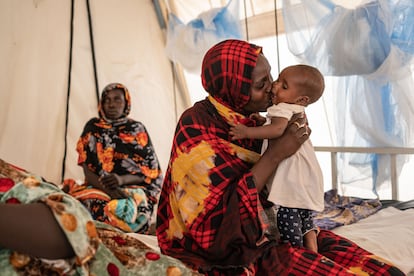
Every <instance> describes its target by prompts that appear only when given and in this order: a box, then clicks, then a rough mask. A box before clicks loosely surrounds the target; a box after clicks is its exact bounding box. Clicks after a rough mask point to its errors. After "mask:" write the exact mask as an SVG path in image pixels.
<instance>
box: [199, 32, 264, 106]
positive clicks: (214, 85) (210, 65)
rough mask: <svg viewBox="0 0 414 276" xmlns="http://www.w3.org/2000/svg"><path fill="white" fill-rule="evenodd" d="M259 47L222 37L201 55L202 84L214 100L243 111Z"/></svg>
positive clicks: (248, 96)
mask: <svg viewBox="0 0 414 276" xmlns="http://www.w3.org/2000/svg"><path fill="white" fill-rule="evenodd" d="M261 53H262V47H260V46H257V45H254V44H251V43H248V42H246V41H241V40H235V39H230V40H225V41H222V42H220V43H218V44H216V45H215V46H213V47H212V48H211V49H210V50H209V51H207V53H206V54H205V56H204V59H203V64H202V72H201V78H202V84H203V87H204V89H205V90H206V91H207V92H208V93H209V94H210V95H211V96H212V97H213V98H215V99H216V100H217V101H219V102H220V103H222V104H224V105H226V106H228V107H230V108H232V109H233V110H234V111H237V112H240V113H243V107H244V106H245V105H246V104H247V103H248V102H249V100H250V86H251V83H252V78H251V76H252V72H253V69H254V68H255V67H256V62H257V58H258V56H259V55H260V54H261Z"/></svg>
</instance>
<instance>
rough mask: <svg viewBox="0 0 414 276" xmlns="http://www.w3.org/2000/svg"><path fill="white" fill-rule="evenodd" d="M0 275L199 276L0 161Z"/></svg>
mask: <svg viewBox="0 0 414 276" xmlns="http://www.w3.org/2000/svg"><path fill="white" fill-rule="evenodd" d="M0 274H1V275H10V276H13V275H16V276H17V275H111V276H117V275H183V276H184V275H198V274H197V273H195V272H193V271H191V270H190V269H188V268H187V267H185V266H184V265H183V264H182V263H181V262H180V261H178V260H175V259H173V258H171V257H168V256H164V255H162V254H160V253H158V252H157V251H154V250H152V249H151V248H149V247H148V246H146V245H145V244H144V243H142V242H141V241H139V240H138V239H134V238H132V237H130V236H129V235H128V234H126V233H123V232H122V231H119V230H118V229H116V228H114V227H112V226H110V225H107V224H105V223H101V222H99V221H94V220H93V219H92V217H91V215H90V213H89V212H88V211H87V210H86V209H85V208H84V207H83V206H82V204H81V203H80V202H79V201H77V200H76V199H75V198H73V197H72V196H70V195H68V194H66V193H64V192H63V191H62V190H61V189H60V188H59V187H57V186H56V185H55V184H53V183H48V182H46V181H44V180H43V179H42V178H41V177H40V176H37V175H35V174H32V173H30V172H27V171H25V170H23V169H20V168H17V167H15V166H13V165H11V164H9V163H7V162H4V161H3V160H1V159H0Z"/></svg>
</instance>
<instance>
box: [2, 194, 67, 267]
mask: <svg viewBox="0 0 414 276" xmlns="http://www.w3.org/2000/svg"><path fill="white" fill-rule="evenodd" d="M0 247H2V248H8V249H11V250H15V251H18V252H20V253H24V254H28V255H31V256H34V257H39V258H46V259H61V258H69V257H73V256H74V255H75V253H74V251H73V248H72V246H71V244H70V243H69V241H68V239H67V238H66V235H65V233H64V232H63V231H62V229H61V228H60V225H59V224H58V222H57V221H56V219H55V217H54V215H53V213H52V211H51V210H50V209H49V207H48V206H47V205H45V204H44V203H40V202H39V203H31V204H0Z"/></svg>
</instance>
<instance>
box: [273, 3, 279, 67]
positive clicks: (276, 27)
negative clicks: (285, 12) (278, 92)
mask: <svg viewBox="0 0 414 276" xmlns="http://www.w3.org/2000/svg"><path fill="white" fill-rule="evenodd" d="M274 6H275V31H276V35H275V38H276V56H277V74H278V75H279V73H280V51H279V26H278V22H277V0H274Z"/></svg>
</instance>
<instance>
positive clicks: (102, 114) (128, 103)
mask: <svg viewBox="0 0 414 276" xmlns="http://www.w3.org/2000/svg"><path fill="white" fill-rule="evenodd" d="M115 89H120V90H122V91H124V98H125V109H124V112H123V114H122V116H121V117H120V118H118V119H116V120H110V119H108V118H107V117H106V116H105V115H106V114H105V111H104V109H103V102H104V100H105V98H106V96H107V95H108V93H109V92H110V91H112V90H115ZM98 110H99V117H100V118H102V119H104V120H105V121H107V122H108V123H120V122H124V121H125V119H126V117H127V116H128V115H129V112H130V111H131V97H130V95H129V91H128V89H127V88H126V87H125V85H123V84H120V83H110V84H108V85H107V86H105V88H104V89H103V90H102V94H101V100H100V101H99V106H98Z"/></svg>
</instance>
